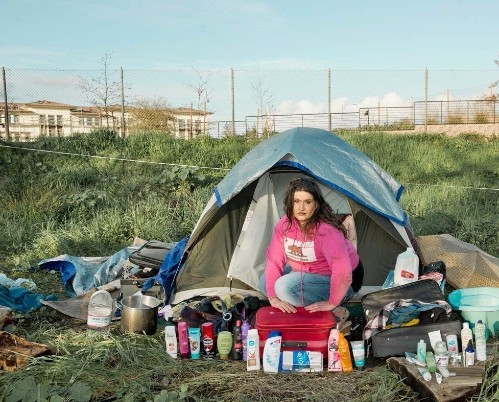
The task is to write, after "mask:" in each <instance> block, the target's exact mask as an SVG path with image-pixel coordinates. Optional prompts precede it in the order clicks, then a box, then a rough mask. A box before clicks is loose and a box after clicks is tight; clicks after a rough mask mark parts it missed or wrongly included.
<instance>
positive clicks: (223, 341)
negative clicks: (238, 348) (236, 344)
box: [217, 331, 232, 360]
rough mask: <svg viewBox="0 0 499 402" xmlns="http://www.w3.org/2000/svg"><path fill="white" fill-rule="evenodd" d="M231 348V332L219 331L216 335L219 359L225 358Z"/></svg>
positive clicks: (227, 356)
mask: <svg viewBox="0 0 499 402" xmlns="http://www.w3.org/2000/svg"><path fill="white" fill-rule="evenodd" d="M231 349H232V333H231V332H229V331H221V332H220V333H219V334H218V337H217V350H218V354H219V355H220V359H221V360H227V359H228V358H229V353H230V350H231Z"/></svg>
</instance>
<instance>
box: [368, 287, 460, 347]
mask: <svg viewBox="0 0 499 402" xmlns="http://www.w3.org/2000/svg"><path fill="white" fill-rule="evenodd" d="M401 299H415V300H419V301H422V302H425V303H431V302H434V301H436V300H442V301H445V297H444V295H443V294H442V292H441V291H440V287H439V286H438V283H437V282H435V281H434V280H432V279H425V280H419V281H416V282H412V283H409V284H407V285H402V286H396V287H393V288H389V289H383V290H379V291H376V292H372V293H369V294H366V295H365V296H363V297H362V299H361V303H362V308H363V310H364V314H365V316H366V320H367V322H369V321H370V320H371V319H372V318H374V317H375V316H377V315H378V314H379V313H380V311H381V310H382V309H383V307H384V306H386V305H387V304H389V303H390V302H393V301H398V300H401ZM421 315H423V314H421ZM421 315H420V319H421ZM426 316H431V317H434V318H435V319H436V321H434V322H431V318H430V319H427V320H426V321H425V322H429V323H427V324H419V325H415V326H409V327H397V328H391V329H384V330H381V332H377V333H375V334H374V335H373V336H371V337H370V338H369V342H370V344H371V349H372V352H373V356H374V357H388V356H404V353H405V352H412V353H416V352H417V344H418V342H419V340H420V339H422V340H424V341H425V342H426V345H427V350H431V346H430V345H431V344H430V339H429V337H428V332H432V331H436V330H440V332H441V335H442V340H445V337H446V336H447V335H450V334H453V335H456V336H457V338H458V339H459V340H460V339H461V321H460V320H459V319H453V318H452V315H451V317H448V316H447V315H446V314H444V316H445V317H442V316H441V315H438V314H430V315H428V314H426ZM437 317H438V319H437Z"/></svg>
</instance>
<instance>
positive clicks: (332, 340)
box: [327, 325, 341, 371]
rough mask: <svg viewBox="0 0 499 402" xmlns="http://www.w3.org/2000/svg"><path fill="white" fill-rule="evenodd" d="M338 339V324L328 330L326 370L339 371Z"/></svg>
mask: <svg viewBox="0 0 499 402" xmlns="http://www.w3.org/2000/svg"><path fill="white" fill-rule="evenodd" d="M339 340H340V330H339V328H338V325H337V326H336V328H333V329H331V332H329V339H328V341H327V349H328V352H327V371H341V359H340V351H339V347H338V341H339Z"/></svg>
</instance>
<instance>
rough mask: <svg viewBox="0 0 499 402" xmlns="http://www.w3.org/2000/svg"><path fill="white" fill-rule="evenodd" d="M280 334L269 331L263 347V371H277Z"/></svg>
mask: <svg viewBox="0 0 499 402" xmlns="http://www.w3.org/2000/svg"><path fill="white" fill-rule="evenodd" d="M281 341H282V337H281V333H280V332H279V331H271V332H270V333H269V337H268V338H267V340H266V341H265V346H264V347H263V371H264V372H266V373H277V371H278V369H279V356H280V354H281Z"/></svg>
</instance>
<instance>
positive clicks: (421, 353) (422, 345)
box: [417, 339, 426, 363]
mask: <svg viewBox="0 0 499 402" xmlns="http://www.w3.org/2000/svg"><path fill="white" fill-rule="evenodd" d="M417 356H418V360H419V361H420V362H421V363H426V342H425V341H424V340H423V339H420V340H419V342H418V348H417Z"/></svg>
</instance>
